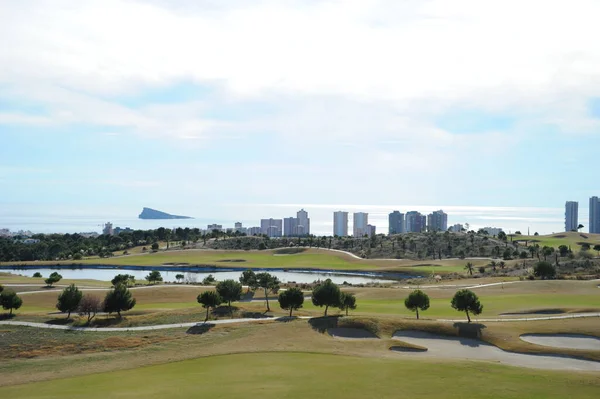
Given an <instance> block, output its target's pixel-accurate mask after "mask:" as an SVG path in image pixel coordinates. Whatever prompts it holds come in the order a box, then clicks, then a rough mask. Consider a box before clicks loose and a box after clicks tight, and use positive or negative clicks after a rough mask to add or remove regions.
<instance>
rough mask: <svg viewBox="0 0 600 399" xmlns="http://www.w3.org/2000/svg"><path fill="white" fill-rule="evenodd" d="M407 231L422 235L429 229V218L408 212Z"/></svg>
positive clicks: (406, 219)
mask: <svg viewBox="0 0 600 399" xmlns="http://www.w3.org/2000/svg"><path fill="white" fill-rule="evenodd" d="M404 224H405V229H406V232H407V233H421V232H422V231H425V228H426V227H427V217H426V216H425V215H421V213H420V212H417V211H410V212H406V216H405V222H404Z"/></svg>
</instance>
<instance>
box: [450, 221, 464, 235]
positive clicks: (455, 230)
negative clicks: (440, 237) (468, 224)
mask: <svg viewBox="0 0 600 399" xmlns="http://www.w3.org/2000/svg"><path fill="white" fill-rule="evenodd" d="M464 228H465V227H464V226H463V225H462V224H458V223H457V224H455V225H454V226H450V231H451V232H453V233H460V232H461V231H463V229H464Z"/></svg>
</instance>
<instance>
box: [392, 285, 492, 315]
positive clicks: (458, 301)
mask: <svg viewBox="0 0 600 399" xmlns="http://www.w3.org/2000/svg"><path fill="white" fill-rule="evenodd" d="M450 305H451V306H452V308H453V309H456V310H458V311H460V312H465V313H466V315H467V320H468V322H469V323H470V322H471V314H473V315H475V316H477V315H479V314H481V312H483V305H482V304H481V302H479V298H478V297H477V295H476V294H475V293H474V292H473V291H471V290H466V289H464V290H459V291H457V292H456V294H454V296H453V297H452V301H451V302H450ZM404 306H405V307H406V308H407V309H408V310H410V311H411V312H416V314H417V320H418V319H419V310H421V311H426V310H427V309H429V295H427V294H426V293H425V292H423V291H421V290H414V291H413V292H411V293H410V294H409V295H408V297H406V299H405V300H404Z"/></svg>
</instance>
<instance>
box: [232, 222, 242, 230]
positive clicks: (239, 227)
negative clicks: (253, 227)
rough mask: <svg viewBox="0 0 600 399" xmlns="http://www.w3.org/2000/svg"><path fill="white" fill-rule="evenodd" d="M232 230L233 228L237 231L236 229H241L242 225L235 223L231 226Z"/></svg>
mask: <svg viewBox="0 0 600 399" xmlns="http://www.w3.org/2000/svg"><path fill="white" fill-rule="evenodd" d="M233 228H234V229H236V230H237V229H241V228H242V223H240V222H235V223H234V224H233Z"/></svg>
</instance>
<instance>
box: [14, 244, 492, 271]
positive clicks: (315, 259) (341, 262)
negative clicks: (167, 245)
mask: <svg viewBox="0 0 600 399" xmlns="http://www.w3.org/2000/svg"><path fill="white" fill-rule="evenodd" d="M467 262H469V260H468V259H446V260H441V261H440V260H407V259H398V260H382V259H357V258H354V257H352V256H350V255H348V254H345V253H341V252H333V251H327V250H323V249H308V250H306V251H305V252H302V253H298V254H291V255H278V254H275V253H274V251H214V250H183V251H182V250H172V251H160V252H156V253H147V254H135V255H129V256H117V257H113V258H104V259H100V258H88V259H84V260H81V261H74V262H73V261H54V262H47V261H40V262H20V263H22V264H35V265H40V266H44V265H56V264H66V265H68V264H103V265H114V266H126V265H134V266H162V265H166V264H189V265H210V266H217V267H237V268H261V267H267V268H284V269H285V268H290V269H291V268H306V269H315V270H323V269H325V270H352V271H361V270H364V271H377V270H380V271H400V272H402V271H404V272H411V271H412V272H414V273H419V272H422V271H430V270H431V268H432V267H434V268H435V272H436V273H447V272H457V271H458V272H464V269H463V268H464V265H465V264H466V263H467ZM471 262H472V263H474V264H475V266H480V265H486V264H487V263H488V261H487V260H481V259H475V260H471ZM413 266H416V267H417V268H416V269H414V270H413ZM419 268H421V269H419Z"/></svg>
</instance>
